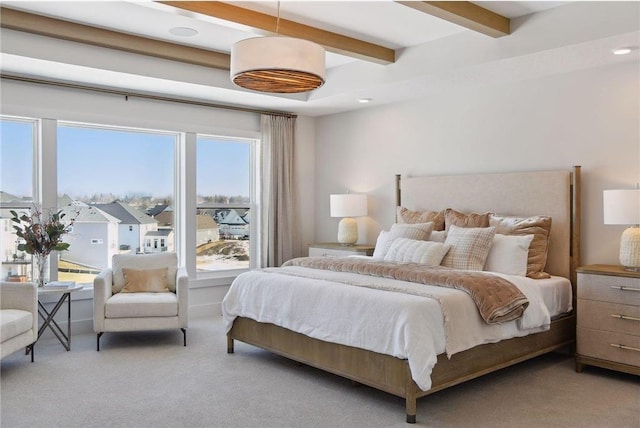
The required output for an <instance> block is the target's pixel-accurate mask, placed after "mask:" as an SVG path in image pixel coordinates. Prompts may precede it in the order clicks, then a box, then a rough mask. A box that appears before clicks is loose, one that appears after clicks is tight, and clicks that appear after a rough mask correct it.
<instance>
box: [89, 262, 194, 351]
mask: <svg viewBox="0 0 640 428" xmlns="http://www.w3.org/2000/svg"><path fill="white" fill-rule="evenodd" d="M188 309H189V278H188V276H187V271H186V269H185V268H184V267H178V257H177V255H176V254H175V253H160V254H116V255H114V256H113V259H112V267H111V268H110V269H105V270H103V271H102V272H100V274H99V275H98V276H96V277H95V279H94V280H93V329H94V331H95V333H96V334H97V338H96V346H97V350H98V351H100V337H101V336H102V334H103V333H104V332H118V331H136V330H166V329H173V328H179V329H180V330H182V334H183V337H184V346H187V330H186V329H187V322H188V316H189V312H188Z"/></svg>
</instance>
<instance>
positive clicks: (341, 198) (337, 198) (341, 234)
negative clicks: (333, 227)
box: [329, 193, 367, 245]
mask: <svg viewBox="0 0 640 428" xmlns="http://www.w3.org/2000/svg"><path fill="white" fill-rule="evenodd" d="M329 202H330V209H331V217H342V220H340V223H339V224H338V242H339V243H341V244H343V245H353V244H355V243H356V242H358V223H357V222H356V220H355V219H354V218H353V217H360V216H365V215H367V195H364V194H360V193H347V194H345V195H330V200H329Z"/></svg>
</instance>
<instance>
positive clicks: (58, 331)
mask: <svg viewBox="0 0 640 428" xmlns="http://www.w3.org/2000/svg"><path fill="white" fill-rule="evenodd" d="M82 288H83V286H82V285H81V284H73V285H69V286H67V287H60V288H58V287H51V288H47V286H44V287H41V288H38V314H40V317H41V318H42V320H43V321H44V322H43V323H42V325H41V326H40V328H39V329H38V339H40V336H42V333H44V331H45V329H46V328H47V327H48V328H49V330H51V331H52V332H53V334H55V336H56V337H57V338H58V340H59V341H60V343H61V344H62V346H64V348H65V349H66V350H67V351H69V350H71V293H73V292H74V291H79V290H82ZM52 294H61V296H60V298H59V299H58V302H57V303H56V304H55V305H54V307H53V309H51V311H48V310H47V308H46V307H45V306H44V304H43V303H42V301H41V300H40V297H42V296H48V295H52ZM65 301H66V302H67V332H66V333H65V332H64V331H63V330H62V328H61V327H60V326H59V325H58V323H57V322H56V320H54V319H53V317H54V316H55V315H56V314H57V313H58V311H59V310H60V308H61V307H62V305H63V304H64V302H65ZM36 342H37V340H36ZM34 345H35V344H34Z"/></svg>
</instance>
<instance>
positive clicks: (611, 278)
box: [576, 265, 640, 375]
mask: <svg viewBox="0 0 640 428" xmlns="http://www.w3.org/2000/svg"><path fill="white" fill-rule="evenodd" d="M577 272H578V304H577V313H578V320H577V331H576V335H577V337H576V341H577V343H576V371H577V372H581V371H582V369H583V366H584V365H591V366H598V367H604V368H607V369H612V370H618V371H622V372H626V373H633V374H636V375H640V272H629V271H625V270H624V269H623V268H622V267H621V266H616V265H589V266H582V267H579V268H578V269H577Z"/></svg>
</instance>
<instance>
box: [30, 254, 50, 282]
mask: <svg viewBox="0 0 640 428" xmlns="http://www.w3.org/2000/svg"><path fill="white" fill-rule="evenodd" d="M48 262H49V255H46V256H45V255H43V254H34V255H33V272H32V278H33V282H35V283H36V285H37V286H38V287H43V286H44V285H45V284H46V283H47V282H48V279H49V263H48Z"/></svg>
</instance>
